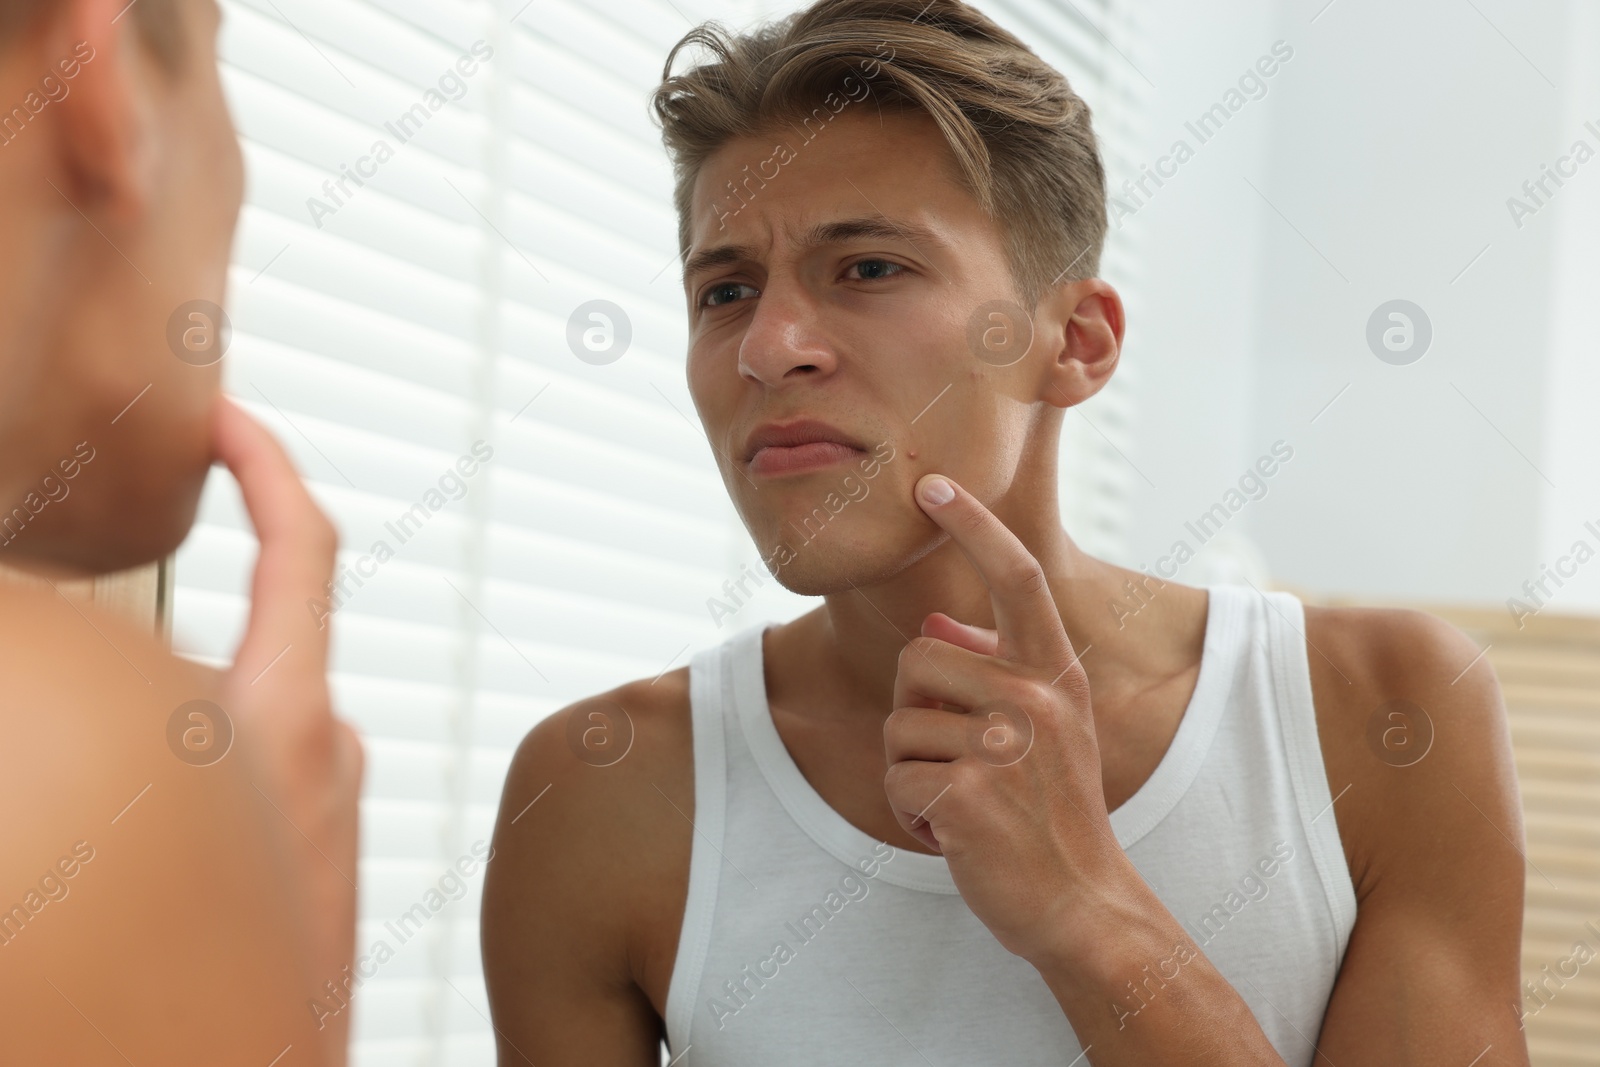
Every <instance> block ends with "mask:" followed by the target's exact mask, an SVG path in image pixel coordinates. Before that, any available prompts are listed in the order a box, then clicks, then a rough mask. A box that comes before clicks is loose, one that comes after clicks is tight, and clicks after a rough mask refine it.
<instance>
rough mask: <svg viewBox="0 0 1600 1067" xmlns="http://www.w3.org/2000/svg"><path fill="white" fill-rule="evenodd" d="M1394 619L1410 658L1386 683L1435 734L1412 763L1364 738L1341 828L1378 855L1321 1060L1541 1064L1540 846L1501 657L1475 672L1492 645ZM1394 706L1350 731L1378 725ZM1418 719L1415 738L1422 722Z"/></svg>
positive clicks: (1363, 889)
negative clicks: (1532, 1038)
mask: <svg viewBox="0 0 1600 1067" xmlns="http://www.w3.org/2000/svg"><path fill="white" fill-rule="evenodd" d="M1369 614H1372V615H1377V614H1380V613H1369ZM1381 615H1382V616H1383V618H1382V620H1381V622H1380V623H1379V629H1377V630H1375V631H1374V633H1373V636H1374V637H1376V638H1377V639H1378V640H1379V641H1380V642H1381V643H1382V644H1383V645H1385V646H1387V647H1389V648H1392V649H1399V650H1403V655H1404V662H1399V663H1394V664H1391V665H1390V666H1389V668H1388V669H1387V671H1386V672H1384V673H1385V674H1386V675H1387V677H1386V678H1384V679H1383V681H1382V683H1381V684H1380V686H1379V688H1378V690H1377V692H1379V693H1380V694H1381V695H1382V696H1383V699H1384V700H1388V699H1394V698H1396V697H1399V698H1404V699H1407V700H1410V701H1412V702H1414V703H1415V704H1417V705H1419V706H1420V707H1422V708H1423V709H1424V711H1425V712H1426V713H1427V715H1428V717H1429V719H1430V720H1431V722H1432V730H1433V741H1432V747H1431V748H1429V749H1428V750H1427V752H1426V755H1424V756H1422V758H1421V759H1419V760H1417V761H1416V762H1415V763H1412V764H1410V765H1409V766H1394V765H1390V764H1389V763H1386V762H1384V761H1383V760H1381V759H1379V758H1378V757H1377V756H1376V754H1374V753H1372V752H1370V751H1368V750H1367V748H1366V746H1365V744H1364V743H1361V747H1360V748H1359V749H1357V752H1358V753H1366V755H1367V756H1368V757H1369V758H1368V759H1366V760H1364V761H1359V762H1358V763H1357V764H1356V766H1357V768H1358V770H1357V771H1356V772H1355V773H1354V774H1353V775H1351V777H1353V778H1354V779H1355V780H1354V781H1353V782H1352V784H1351V788H1350V790H1349V792H1348V793H1347V794H1346V795H1345V796H1344V797H1343V798H1342V799H1340V800H1339V801H1338V804H1337V808H1338V811H1339V824H1340V829H1341V832H1344V833H1348V832H1349V830H1347V829H1346V827H1347V826H1348V827H1350V828H1353V829H1354V830H1355V831H1356V832H1357V833H1359V834H1360V835H1361V839H1362V840H1364V841H1369V842H1371V845H1370V853H1371V855H1370V861H1369V862H1368V863H1366V864H1364V865H1363V869H1362V870H1361V871H1359V872H1356V873H1357V878H1358V880H1357V895H1358V897H1359V900H1360V907H1359V917H1358V919H1357V921H1356V925H1355V929H1354V931H1353V932H1352V933H1351V937H1350V944H1349V947H1348V949H1347V950H1346V953H1345V959H1344V964H1343V967H1342V969H1341V970H1340V972H1339V980H1338V984H1337V985H1336V986H1335V987H1334V991H1333V996H1332V998H1331V999H1330V1001H1329V1004H1328V1011H1327V1015H1326V1017H1325V1018H1324V1020H1323V1026H1322V1035H1321V1037H1319V1038H1318V1041H1317V1044H1318V1047H1319V1049H1320V1051H1321V1058H1319V1059H1318V1061H1317V1062H1318V1063H1324V1062H1332V1063H1339V1064H1343V1063H1369V1062H1370V1063H1378V1062H1385V1063H1418V1064H1422V1063H1441V1064H1443V1063H1459V1064H1467V1063H1475V1064H1476V1065H1477V1067H1527V1065H1528V1049H1527V1044H1526V1041H1525V1038H1524V1035H1523V1033H1522V1028H1521V1021H1520V1013H1519V1012H1518V1010H1517V1009H1518V1006H1519V1005H1520V1004H1521V1000H1522V997H1521V992H1520V990H1519V988H1518V981H1519V977H1520V975H1519V970H1520V962H1521V935H1522V910H1523V888H1524V884H1525V866H1524V859H1523V855H1522V853H1523V851H1524V849H1525V845H1524V842H1523V835H1522V805H1521V798H1520V794H1519V790H1518V787H1517V780H1516V771H1515V767H1514V765H1513V762H1512V753H1511V739H1510V732H1509V729H1508V727H1507V724H1506V714H1505V706H1504V704H1503V702H1502V700H1501V696H1500V686H1499V683H1498V681H1497V680H1496V678H1495V675H1494V671H1493V669H1492V668H1491V667H1490V666H1489V663H1488V661H1487V660H1484V659H1478V662H1477V663H1476V664H1474V665H1473V666H1472V667H1471V669H1470V670H1467V671H1466V672H1465V673H1464V674H1462V673H1461V671H1462V670H1463V668H1465V667H1466V665H1467V664H1469V663H1472V662H1473V660H1474V659H1475V658H1477V657H1478V656H1479V650H1478V646H1477V645H1476V644H1474V643H1473V642H1472V641H1471V640H1470V639H1469V638H1467V637H1466V636H1465V635H1464V634H1462V633H1461V632H1460V631H1459V630H1456V629H1455V628H1454V627H1452V626H1450V625H1449V624H1447V623H1445V622H1443V621H1442V620H1440V619H1437V618H1435V617H1433V616H1429V615H1425V614H1423V613H1420V612H1383V613H1381ZM1310 628H1311V623H1310V621H1309V620H1308V630H1310ZM1330 636H1331V637H1332V638H1333V639H1332V640H1330V641H1329V643H1327V644H1324V643H1323V640H1322V638H1321V637H1319V636H1317V635H1316V634H1315V633H1313V638H1314V639H1315V640H1317V641H1318V643H1319V644H1321V645H1322V647H1323V648H1325V649H1328V655H1329V656H1330V657H1332V658H1333V659H1334V660H1335V661H1338V662H1341V663H1343V662H1346V660H1345V659H1344V658H1341V655H1340V653H1339V652H1338V651H1337V650H1336V648H1335V647H1330V646H1337V645H1339V644H1342V643H1345V642H1344V641H1341V640H1340V638H1338V637H1337V636H1335V635H1330ZM1457 675H1459V679H1458V680H1456V681H1454V682H1452V679H1454V678H1456V677H1457ZM1381 703H1383V700H1379V701H1376V702H1375V703H1374V704H1373V707H1372V708H1366V709H1364V710H1365V713H1364V714H1361V715H1358V716H1354V717H1351V718H1350V719H1348V720H1347V726H1348V728H1349V729H1351V730H1357V731H1359V730H1362V729H1364V727H1365V726H1366V718H1367V716H1368V715H1370V714H1371V712H1372V711H1373V710H1374V709H1375V708H1376V707H1377V706H1378V705H1379V704H1381ZM1394 721H1395V723H1396V724H1397V728H1402V721H1401V720H1398V719H1397V720H1394ZM1403 728H1404V729H1407V730H1409V731H1410V733H1411V737H1410V739H1409V742H1408V743H1413V744H1415V743H1416V741H1417V737H1418V735H1419V733H1420V731H1419V729H1418V726H1417V725H1416V724H1415V723H1411V724H1404V725H1403ZM1358 743H1359V742H1358ZM1406 758H1407V759H1409V758H1415V754H1413V755H1411V756H1408V757H1406ZM1393 762H1394V763H1403V762H1404V759H1395V760H1393ZM1363 764H1364V768H1363ZM1339 788H1342V785H1340V784H1338V783H1336V784H1335V789H1336V790H1337V789H1339Z"/></svg>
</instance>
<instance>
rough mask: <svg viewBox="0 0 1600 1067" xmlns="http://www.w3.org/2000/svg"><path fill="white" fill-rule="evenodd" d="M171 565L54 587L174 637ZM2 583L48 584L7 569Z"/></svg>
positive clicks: (74, 598) (1, 568)
mask: <svg viewBox="0 0 1600 1067" xmlns="http://www.w3.org/2000/svg"><path fill="white" fill-rule="evenodd" d="M171 562H172V561H171V560H170V559H167V560H164V561H162V562H160V563H151V564H148V565H147V566H144V567H136V568H134V569H133V570H128V571H120V572H118V573H116V574H103V575H100V576H99V577H96V578H85V579H82V580H75V581H56V582H55V583H54V584H55V586H56V588H57V589H59V590H60V591H61V593H62V595H64V596H66V597H68V598H69V599H71V600H72V601H73V602H74V603H77V604H84V603H92V604H94V605H95V606H96V607H98V608H100V609H101V610H103V611H108V612H112V613H114V614H118V615H122V616H125V617H126V618H129V619H132V620H134V621H135V622H138V623H140V624H141V625H145V626H149V627H150V628H151V629H153V630H157V631H158V632H160V633H161V634H162V635H163V636H164V637H170V634H171V627H172V620H171V617H170V616H171V612H170V611H168V610H167V606H168V605H169V604H170V602H171V591H170V590H171V571H172V566H171ZM0 580H3V581H11V582H23V583H29V584H37V585H44V584H46V583H45V580H44V579H42V578H39V577H37V576H35V575H32V574H29V573H27V572H25V571H20V570H17V569H16V568H14V567H6V566H0Z"/></svg>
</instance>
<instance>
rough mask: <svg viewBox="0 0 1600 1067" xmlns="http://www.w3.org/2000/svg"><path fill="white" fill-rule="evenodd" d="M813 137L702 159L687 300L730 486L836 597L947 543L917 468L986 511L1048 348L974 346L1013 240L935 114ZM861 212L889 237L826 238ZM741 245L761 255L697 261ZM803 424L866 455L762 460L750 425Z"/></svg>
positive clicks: (1005, 476)
mask: <svg viewBox="0 0 1600 1067" xmlns="http://www.w3.org/2000/svg"><path fill="white" fill-rule="evenodd" d="M826 113H827V110H826V109H824V110H823V114H826ZM811 128H812V130H813V132H814V139H813V140H812V141H810V142H805V141H804V140H803V137H802V135H801V134H800V133H799V132H797V131H796V130H795V129H793V128H788V127H786V128H784V129H782V130H780V131H777V132H773V133H769V134H762V135H757V136H752V137H748V138H742V139H739V140H735V141H731V142H729V143H728V144H726V145H724V146H723V147H722V149H720V150H719V151H718V152H717V153H716V154H715V155H713V156H712V157H711V159H710V160H708V161H707V163H706V165H705V167H704V168H703V169H702V171H701V173H700V175H699V177H698V180H697V182H696V184H695V191H694V201H693V209H692V210H693V214H692V228H691V235H692V236H691V246H690V250H689V254H688V256H687V257H686V258H685V264H686V269H687V271H688V273H687V276H686V278H685V289H686V295H687V298H688V305H689V355H688V379H689V390H690V393H691V395H692V396H693V398H694V403H695V407H696V408H697V410H698V411H699V413H700V418H701V421H702V422H703V423H704V425H705V428H706V433H707V435H708V437H709V439H710V442H711V444H712V445H713V447H714V450H715V452H716V454H717V462H718V466H719V467H720V469H721V472H722V479H723V482H724V483H725V484H726V486H727V488H728V492H729V494H730V495H731V497H732V499H733V502H734V504H735V506H736V507H737V508H738V510H739V514H740V516H741V517H742V518H743V520H744V523H745V526H746V528H748V529H749V531H750V534H751V536H752V537H753V538H754V540H755V543H756V547H757V548H758V549H759V550H760V552H761V555H762V558H763V559H765V560H767V561H768V567H769V569H772V570H775V571H776V574H777V577H778V579H779V581H780V582H781V583H782V584H783V585H784V586H785V587H787V588H789V589H791V590H793V591H795V592H798V593H802V594H806V595H822V594H826V593H832V592H836V591H843V590H847V589H849V588H850V585H851V584H852V583H853V584H857V585H859V584H861V583H862V582H870V581H879V580H882V579H885V578H887V577H889V576H891V575H893V574H895V573H898V572H899V571H901V570H903V569H904V568H905V567H907V566H909V565H910V564H912V563H914V562H915V561H916V560H918V559H920V558H921V557H922V556H924V555H926V554H927V552H928V551H930V550H931V549H932V548H933V547H935V545H936V544H937V543H938V541H939V540H940V531H939V529H938V527H937V526H935V525H934V524H933V523H932V522H931V521H930V520H929V519H928V518H927V517H926V516H925V515H924V514H923V513H922V512H921V511H920V510H919V509H918V507H917V505H916V503H915V502H914V500H913V499H912V495H911V493H912V487H913V486H914V485H915V484H916V481H917V479H918V478H919V477H921V476H922V475H923V474H925V473H928V472H930V471H939V472H942V473H945V474H949V475H951V476H952V477H954V478H955V479H956V481H957V482H959V483H960V484H962V485H963V486H965V487H967V488H968V489H969V490H971V491H972V492H973V493H975V494H976V495H977V496H978V497H979V499H982V500H984V501H986V502H989V503H991V504H993V503H994V502H996V501H998V500H1000V499H1001V498H1003V497H1004V496H1005V495H1006V493H1007V492H1008V490H1010V489H1012V488H1013V480H1014V478H1015V476H1016V473H1017V468H1018V464H1019V461H1020V459H1021V458H1022V456H1023V454H1024V450H1025V448H1026V446H1027V444H1028V440H1029V436H1030V431H1031V430H1032V429H1033V427H1034V426H1035V425H1036V424H1037V421H1038V419H1039V417H1040V411H1039V409H1040V407H1041V405H1040V404H1039V403H1038V400H1039V396H1040V390H1041V389H1043V388H1045V386H1044V374H1043V367H1042V357H1041V355H1040V353H1041V350H1042V349H1043V348H1044V345H1043V343H1042V342H1043V340H1044V339H1043V338H1039V339H1037V340H1036V341H1035V342H1034V345H1033V347H1032V349H1031V350H1028V355H1027V357H1026V358H1020V359H1019V360H1018V361H1017V362H1014V363H1011V364H1010V365H1009V366H1001V365H1000V363H1001V362H1003V361H1002V360H996V359H994V358H993V357H992V355H990V356H989V358H984V357H983V354H982V353H983V351H984V350H983V349H982V348H981V346H974V345H973V343H972V342H971V340H970V336H971V334H972V330H971V327H972V325H973V323H974V320H975V317H980V316H981V314H982V313H981V309H982V307H983V305H985V304H986V303H989V302H992V301H1014V300H1015V299H1016V293H1015V290H1014V286H1013V281H1012V276H1011V273H1010V269H1009V267H1008V265H1007V261H1006V258H1005V255H1004V249H1003V245H1002V236H1001V233H1000V231H999V229H998V227H997V226H996V224H995V222H994V221H993V220H992V219H990V218H989V216H988V215H986V214H985V213H984V211H983V209H982V207H981V205H980V204H979V203H978V201H977V200H976V199H975V198H974V197H973V196H972V194H970V193H969V192H967V191H966V190H965V189H964V188H963V187H962V186H961V185H960V184H959V183H958V178H957V172H956V164H955V161H954V158H953V157H952V156H951V154H950V152H949V149H948V147H947V146H946V144H945V141H944V140H943V138H942V137H941V136H940V134H939V132H938V129H937V127H936V126H935V125H934V123H933V121H932V120H931V119H929V118H927V117H926V116H925V115H923V114H921V113H920V112H901V111H883V112H880V111H879V110H878V108H877V107H876V106H873V105H871V104H869V103H863V104H860V105H853V106H852V107H850V108H847V109H845V110H843V111H841V112H840V113H839V114H838V115H837V116H836V117H834V118H833V119H832V121H831V122H829V123H828V124H827V125H826V127H825V128H823V129H821V130H820V132H817V128H816V126H815V125H813V126H812V127H811ZM780 143H783V144H786V145H787V146H788V147H787V148H785V149H781V150H775V146H777V145H778V144H780ZM747 167H748V170H746V168H747ZM729 182H733V183H734V184H735V187H736V188H737V189H738V193H737V194H736V193H735V192H734V191H733V190H732V189H730V188H729V186H728V183H729ZM851 220H866V221H869V222H876V223H877V229H879V230H881V231H884V232H881V233H877V234H871V233H868V234H859V233H858V234H852V233H851V232H849V229H850V228H846V231H845V232H842V233H840V232H835V233H832V234H827V233H823V234H820V235H818V234H814V233H813V231H814V229H815V228H816V227H818V226H819V225H826V224H830V223H842V222H848V221H851ZM855 229H859V227H855ZM813 236H821V237H822V238H823V240H821V241H820V242H818V243H812V242H811V241H810V238H811V237H813ZM727 245H733V246H745V247H746V248H747V249H748V252H747V254H741V255H739V256H737V257H736V258H731V259H728V260H726V261H724V262H720V263H716V264H714V265H708V266H706V267H705V268H704V269H698V265H697V263H696V258H697V257H698V256H699V255H700V254H701V253H704V252H707V251H708V250H712V249H716V248H718V247H721V246H727ZM1012 306H1015V305H1012ZM1027 310H1028V311H1029V312H1031V311H1032V310H1033V309H1032V308H1029V309H1027ZM984 321H985V322H988V321H991V320H987V319H985V320H984ZM1021 329H1022V330H1026V329H1027V327H1026V325H1023V326H1022V327H1021ZM980 332H981V328H980ZM1021 351H1022V350H1018V351H1017V352H1016V356H1013V357H1011V358H1016V357H1017V356H1020V355H1021ZM801 419H814V420H820V421H821V422H824V423H827V424H828V425H829V426H831V427H832V428H833V429H834V430H835V431H838V434H839V435H842V436H843V437H844V438H846V439H847V440H849V441H851V442H854V443H855V444H856V445H858V446H860V447H859V449H855V450H843V449H833V450H831V451H830V450H828V449H827V448H826V446H812V447H810V448H808V449H804V450H783V449H774V450H771V451H768V452H766V453H764V454H759V455H757V456H756V457H755V458H754V460H753V461H752V459H751V457H750V455H749V449H748V447H747V444H748V441H749V438H750V436H751V434H752V432H753V431H755V430H757V428H758V427H761V426H763V425H765V424H768V423H779V424H785V425H787V424H790V423H793V422H795V421H796V420H801Z"/></svg>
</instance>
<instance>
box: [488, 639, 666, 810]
mask: <svg viewBox="0 0 1600 1067" xmlns="http://www.w3.org/2000/svg"><path fill="white" fill-rule="evenodd" d="M692 753H693V732H692V728H691V726H690V707H689V669H688V668H687V667H680V668H678V669H677V670H673V671H668V672H666V673H664V674H662V675H660V676H659V677H657V678H653V679H645V678H640V679H636V680H634V681H629V682H625V683H623V684H621V685H618V686H616V687H614V688H612V689H608V690H606V691H604V692H601V693H596V694H594V695H592V696H586V697H582V698H580V699H578V700H575V701H573V702H572V703H570V704H567V705H566V706H565V707H562V708H560V709H558V710H557V711H554V712H552V713H551V714H549V715H547V716H546V717H545V718H543V719H541V720H540V721H539V722H538V723H536V724H535V725H534V726H533V728H532V729H531V730H529V731H528V733H527V734H526V735H525V736H524V737H523V739H522V743H521V744H520V745H519V746H518V747H517V751H516V754H515V755H514V756H513V757H512V761H511V769H510V775H509V779H508V782H509V781H518V780H521V781H520V783H519V784H535V783H537V784H538V786H539V788H543V787H544V785H550V786H551V788H552V789H554V788H555V787H556V785H562V786H566V787H567V788H570V789H572V790H573V791H575V792H586V791H594V790H607V791H615V790H617V789H636V788H638V787H639V786H641V785H643V786H644V787H646V788H648V787H649V781H651V780H654V781H656V782H657V783H659V782H660V780H661V779H662V778H666V779H668V780H671V779H672V778H673V777H674V773H675V771H677V770H679V769H690V768H689V765H688V763H687V761H688V760H689V758H690V757H691V756H692ZM508 788H509V784H508ZM691 799H692V798H691Z"/></svg>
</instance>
